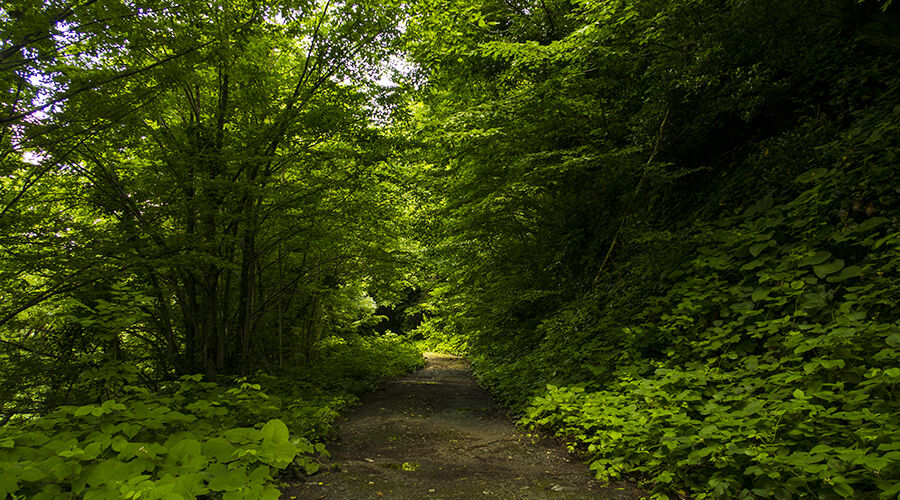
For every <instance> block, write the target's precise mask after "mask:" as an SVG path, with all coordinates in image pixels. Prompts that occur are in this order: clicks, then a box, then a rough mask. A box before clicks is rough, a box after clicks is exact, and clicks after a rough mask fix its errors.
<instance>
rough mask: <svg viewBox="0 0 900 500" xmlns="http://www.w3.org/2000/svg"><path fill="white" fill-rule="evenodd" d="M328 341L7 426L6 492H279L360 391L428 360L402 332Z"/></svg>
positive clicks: (1, 459) (0, 455)
mask: <svg viewBox="0 0 900 500" xmlns="http://www.w3.org/2000/svg"><path fill="white" fill-rule="evenodd" d="M320 353H321V354H320V358H319V359H317V361H316V362H315V363H313V364H311V366H309V367H307V368H306V369H305V370H304V371H302V372H300V371H298V373H297V374H296V375H295V376H293V377H292V376H285V377H277V378H276V377H271V376H267V375H259V376H257V377H255V378H256V379H257V380H254V382H259V383H250V382H247V381H246V380H239V381H237V383H236V384H235V385H233V386H231V387H229V386H223V385H219V384H214V383H210V382H204V381H203V380H202V376H200V375H191V376H186V377H182V378H181V379H180V380H179V381H178V382H177V383H175V384H172V385H171V386H170V387H164V388H163V389H162V390H161V391H159V392H151V391H149V390H147V389H145V388H140V387H136V386H128V387H125V388H124V389H123V390H122V391H121V392H122V394H123V395H122V397H119V398H116V399H110V400H106V401H103V402H102V403H99V404H90V405H83V406H65V407H61V408H59V409H57V410H56V411H54V412H52V413H50V414H48V415H45V416H42V417H39V418H35V419H33V420H31V421H28V422H20V423H17V424H15V425H8V426H6V427H3V428H0V470H2V471H3V474H2V475H0V498H5V497H6V495H14V496H16V497H24V498H36V499H41V498H46V499H51V498H52V499H57V498H84V499H92V498H102V499H105V498H134V499H137V498H141V499H190V498H196V497H198V496H205V497H209V498H223V499H228V498H233V499H245V498H254V499H255V498H260V499H261V498H272V499H276V498H278V497H279V496H280V493H279V491H278V489H277V488H276V487H275V481H276V477H277V475H278V474H279V473H280V471H283V470H285V469H288V468H293V469H295V470H298V471H302V472H305V473H307V474H312V473H315V472H316V471H317V470H318V468H319V462H318V460H317V456H322V455H327V451H326V450H325V446H324V445H323V444H322V443H320V442H314V441H316V440H319V439H322V438H323V437H325V436H326V435H327V434H328V433H329V431H330V430H331V426H332V424H333V422H334V420H335V419H336V418H337V416H338V415H339V414H340V412H341V411H343V410H344V409H346V408H347V407H348V406H349V404H351V403H352V402H353V401H355V400H356V395H357V394H358V393H359V392H362V391H364V390H367V389H371V388H372V387H374V386H375V385H377V384H378V383H381V382H382V381H383V380H384V379H385V378H387V377H392V376H396V375H399V374H401V373H403V372H406V371H409V370H411V369H413V368H415V367H418V366H421V364H422V356H421V354H420V353H419V352H418V351H417V350H416V349H415V348H414V347H412V346H411V345H409V344H408V343H405V342H402V341H401V340H400V339H399V338H398V337H396V336H394V337H391V338H361V337H355V338H352V339H351V340H341V339H330V340H328V341H326V342H324V343H323V345H322V346H321V348H320ZM263 386H265V388H266V392H263V391H262V387H263ZM270 394H272V395H270ZM289 429H290V431H289Z"/></svg>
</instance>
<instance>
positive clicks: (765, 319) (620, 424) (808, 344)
mask: <svg viewBox="0 0 900 500" xmlns="http://www.w3.org/2000/svg"><path fill="white" fill-rule="evenodd" d="M858 175H860V172H859V171H853V170H847V171H841V170H839V169H824V168H823V169H816V170H812V171H809V172H806V173H805V174H802V175H800V176H799V177H798V178H797V182H798V185H799V186H800V187H805V189H804V190H802V191H801V192H800V193H799V194H798V195H797V196H796V197H794V198H793V199H791V200H789V201H787V202H785V203H781V204H778V203H775V202H774V201H773V199H772V197H766V198H763V199H762V200H761V201H760V202H758V203H757V204H755V205H753V206H751V207H749V208H748V209H747V210H746V211H745V212H744V213H742V214H741V215H738V216H734V217H726V218H723V219H721V220H719V221H718V222H716V223H711V224H699V225H698V226H697V227H696V229H695V230H694V232H693V234H692V235H691V237H692V239H693V241H695V242H696V243H697V247H698V251H697V253H696V254H695V256H694V258H693V260H691V261H690V262H689V263H688V264H687V265H686V266H683V267H682V268H680V269H673V270H671V271H670V275H671V276H672V278H674V279H675V280H677V281H675V283H674V284H673V285H672V286H671V287H670V289H669V290H668V292H667V293H666V294H665V295H664V296H660V297H648V298H647V299H646V300H645V301H644V309H643V311H642V312H641V313H639V314H637V315H636V317H635V318H634V320H635V321H634V322H633V323H632V324H631V325H630V326H627V327H624V328H622V329H621V334H620V336H619V340H620V342H621V345H623V346H631V347H630V348H629V349H628V352H631V353H632V355H634V354H638V355H639V356H638V359H639V360H640V361H641V364H638V363H636V362H635V361H631V362H628V359H627V358H625V357H620V363H619V364H618V365H616V364H613V363H610V365H609V366H612V367H614V368H613V373H611V376H610V377H608V378H607V381H606V382H603V384H602V386H601V385H600V383H599V381H598V382H597V383H595V384H594V386H593V387H592V386H590V385H585V384H580V385H575V386H569V387H557V386H555V385H548V386H547V389H546V392H544V393H543V394H541V395H539V396H538V397H535V398H533V399H532V400H531V402H530V405H529V406H528V408H527V409H526V410H525V415H524V417H523V418H522V423H523V424H526V425H530V426H533V427H538V426H539V427H548V428H552V429H555V430H556V431H557V432H558V433H559V434H560V435H564V436H568V437H570V438H571V442H572V446H573V447H579V448H582V449H584V450H585V451H587V452H588V453H589V454H590V456H591V467H592V468H593V469H594V470H595V471H596V474H597V477H598V478H601V479H612V478H618V477H621V476H622V475H623V474H630V475H634V476H637V477H643V478H645V479H646V480H647V481H649V482H650V483H652V484H654V485H655V487H656V489H657V492H659V493H660V494H661V496H665V495H664V493H665V492H671V491H673V489H674V485H677V486H678V487H687V488H689V489H690V490H691V491H694V492H696V493H698V498H704V497H706V496H709V495H714V496H717V497H736V496H744V497H751V496H754V495H756V496H762V497H775V498H791V497H795V496H803V495H805V494H816V495H818V496H820V497H823V498H839V497H843V498H849V497H860V496H866V497H874V496H880V497H881V498H895V497H896V496H897V494H898V493H900V446H898V444H897V443H900V426H898V425H897V422H896V415H897V414H898V412H900V407H898V404H897V402H896V400H895V399H894V398H893V397H892V394H893V392H894V391H895V390H896V387H897V384H898V383H900V368H897V361H898V359H900V322H898V317H897V308H896V305H897V303H898V300H900V290H898V288H897V286H896V276H897V271H898V269H900V220H898V219H897V218H896V217H894V218H888V217H884V216H879V215H874V214H871V215H862V216H861V217H857V218H855V219H854V218H852V217H851V216H850V215H848V214H847V211H846V207H845V206H844V204H845V201H844V200H842V199H841V197H840V196H836V195H838V194H840V193H841V191H842V190H843V189H845V188H846V186H852V185H856V184H855V182H854V179H856V178H857V177H856V176H858ZM867 175H872V172H871V171H869V172H867ZM876 175H877V172H876ZM876 193H877V191H876ZM870 195H871V192H870ZM876 199H878V198H876ZM883 203H884V204H883V205H881V206H882V209H883V210H885V213H886V214H892V213H894V211H893V208H894V207H893V206H891V205H890V202H889V201H888V199H886V198H884V201H883ZM888 209H890V210H888ZM629 339H630V340H629ZM596 354H597V353H596V352H595V355H596ZM601 371H602V370H601ZM495 376H496V375H495Z"/></svg>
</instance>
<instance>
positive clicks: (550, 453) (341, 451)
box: [282, 353, 639, 500]
mask: <svg viewBox="0 0 900 500" xmlns="http://www.w3.org/2000/svg"><path fill="white" fill-rule="evenodd" d="M426 360H427V363H426V365H425V367H424V368H422V369H421V370H419V371H418V372H415V373H412V374H410V375H407V376H405V377H400V378H397V379H394V380H392V381H390V382H388V383H387V385H386V386H385V387H384V388H383V389H381V390H378V391H376V392H373V393H371V394H369V395H367V396H366V397H364V398H363V400H362V405H361V406H360V407H358V408H357V409H356V410H355V411H353V412H351V413H350V414H349V415H347V417H345V418H344V419H343V420H342V422H341V423H340V424H339V427H338V439H337V441H336V442H335V443H331V444H330V445H329V447H328V448H329V450H330V452H331V454H332V458H331V461H330V463H329V466H330V467H329V469H330V471H328V472H323V473H320V474H317V475H314V476H311V477H309V478H307V480H306V481H305V482H301V483H296V484H293V485H291V486H290V487H286V488H284V489H283V492H284V494H283V495H282V499H284V500H289V499H294V498H296V499H319V498H323V499H348V500H349V499H352V500H358V499H366V498H395V499H409V500H420V499H463V498H465V499H473V498H502V499H544V498H553V499H585V498H604V499H605V498H608V499H630V498H637V497H638V496H639V495H638V493H637V492H636V491H635V490H633V489H631V488H629V487H628V486H626V485H621V486H620V487H618V488H616V487H601V486H600V484H599V483H597V482H596V481H593V480H592V479H591V473H590V471H589V470H588V468H587V466H585V465H584V464H582V463H581V462H580V461H578V460H577V459H575V458H573V457H570V456H569V455H568V453H567V452H566V450H565V449H563V448H561V447H560V446H559V444H558V443H555V442H553V441H552V440H549V439H545V440H541V441H538V442H532V439H531V438H529V437H527V436H525V435H523V434H521V433H520V432H518V431H517V429H516V428H515V426H514V425H513V424H512V423H511V422H510V420H509V419H508V418H507V417H506V416H505V414H504V413H503V411H502V410H501V409H500V408H499V407H498V406H497V405H495V404H494V403H493V401H492V400H491V397H490V395H489V394H488V393H487V392H485V391H484V390H483V389H481V388H479V387H478V386H477V385H476V384H475V380H474V378H473V377H472V373H471V371H470V369H469V365H468V362H467V361H466V360H464V359H463V358H460V357H457V356H448V355H442V354H431V353H429V354H426Z"/></svg>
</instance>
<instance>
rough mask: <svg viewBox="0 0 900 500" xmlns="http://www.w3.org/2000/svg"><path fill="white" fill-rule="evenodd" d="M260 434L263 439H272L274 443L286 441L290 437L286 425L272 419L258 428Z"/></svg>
mask: <svg viewBox="0 0 900 500" xmlns="http://www.w3.org/2000/svg"><path fill="white" fill-rule="evenodd" d="M259 432H260V435H261V436H262V439H263V440H265V441H273V442H275V443H286V442H287V441H288V440H289V439H290V433H289V432H288V428H287V425H285V424H284V422H282V421H281V420H278V419H277V418H276V419H273V420H269V421H268V422H266V424H265V425H263V427H262V429H260V431H259Z"/></svg>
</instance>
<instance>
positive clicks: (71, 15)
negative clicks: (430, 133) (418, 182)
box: [0, 0, 421, 499]
mask: <svg viewBox="0 0 900 500" xmlns="http://www.w3.org/2000/svg"><path fill="white" fill-rule="evenodd" d="M401 13H402V9H401V6H400V5H399V4H397V3H393V2H389V1H388V2H370V3H366V4H364V5H363V4H335V3H333V2H306V1H303V0H299V1H287V2H279V3H277V4H275V3H271V4H267V3H265V2H248V1H212V2H209V1H202V2H201V1H194V0H186V1H180V2H175V3H172V2H160V1H155V0H149V1H146V2H143V1H141V2H130V1H121V0H86V1H76V2H65V1H57V0H47V1H33V0H25V1H17V0H12V1H10V2H4V3H3V4H2V5H0V40H2V45H0V84H2V92H0V470H2V471H3V473H2V474H0V476H2V477H0V498H6V497H7V496H8V495H16V496H17V497H28V498H31V497H34V498H167V499H174V498H194V497H197V496H204V497H209V498H277V496H278V491H277V490H276V489H275V487H274V486H273V478H274V477H275V475H276V474H279V472H278V471H279V470H282V469H287V470H298V471H306V472H314V471H315V469H316V466H317V462H316V461H315V460H314V459H313V455H314V454H320V453H322V452H323V447H322V445H321V444H315V445H314V444H312V443H313V442H314V441H321V440H322V438H323V437H324V436H325V434H326V433H327V432H328V429H329V428H330V425H331V422H332V421H333V419H334V418H335V417H336V415H337V413H338V412H339V411H341V410H342V409H344V408H345V407H346V406H347V404H349V403H350V402H352V401H353V399H354V398H355V395H356V394H358V393H359V392H361V391H363V390H365V389H368V388H371V387H372V386H373V384H375V383H377V382H378V381H380V380H383V379H384V378H385V377H387V376H393V375H397V374H398V373H400V372H403V371H407V370H410V369H412V368H414V367H416V366H418V365H419V364H420V362H421V356H420V355H419V354H418V352H417V351H415V350H414V349H413V348H411V347H409V346H408V345H406V344H403V343H401V342H399V341H398V340H397V339H394V338H389V337H383V338H382V337H381V336H374V335H373V334H372V330H371V326H372V324H373V323H377V322H378V320H379V318H378V317H377V316H376V315H375V314H374V313H375V311H376V309H377V307H378V304H377V303H376V300H377V301H379V302H381V303H387V304H390V303H392V301H395V300H397V297H398V296H399V294H400V292H401V291H402V290H404V289H405V288H406V287H407V286H408V285H407V283H406V281H407V279H406V275H405V273H406V271H405V270H404V266H405V265H406V264H407V262H408V261H409V259H410V251H409V250H410V248H411V246H410V243H409V242H408V238H407V235H406V233H405V229H404V213H405V212H406V211H407V205H408V200H407V199H406V198H405V197H404V196H403V188H402V186H403V184H404V182H406V181H405V178H406V175H405V174H404V172H403V171H401V170H400V169H398V168H397V167H394V166H392V164H391V161H390V160H391V158H393V157H394V156H396V154H397V151H398V146H399V143H398V141H397V140H396V138H395V137H393V136H392V135H391V134H390V133H389V132H388V131H387V130H386V128H385V127H384V123H383V121H384V118H383V117H382V116H380V115H379V113H381V114H382V115H383V114H384V113H386V112H387V109H388V107H389V106H390V95H389V93H388V92H386V90H385V89H384V88H382V87H379V86H378V85H376V84H375V83H374V80H375V78H376V77H377V74H378V73H379V72H380V71H381V66H382V65H383V63H382V61H383V60H384V58H385V57H386V55H387V54H388V53H390V50H391V46H392V44H394V41H395V39H396V36H397V34H398V29H397V25H396V22H395V21H396V18H397V16H398V15H400V14H401ZM360 334H367V336H366V337H365V338H363V337H359V335H360Z"/></svg>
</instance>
